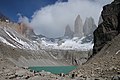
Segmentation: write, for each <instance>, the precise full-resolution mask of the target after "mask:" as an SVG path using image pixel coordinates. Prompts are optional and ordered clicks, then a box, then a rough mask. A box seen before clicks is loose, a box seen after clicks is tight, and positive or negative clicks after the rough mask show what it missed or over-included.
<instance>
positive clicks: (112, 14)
mask: <svg viewBox="0 0 120 80" xmlns="http://www.w3.org/2000/svg"><path fill="white" fill-rule="evenodd" d="M101 16H102V19H103V22H102V23H101V24H99V26H98V28H97V29H96V30H95V31H94V48H93V54H96V53H98V52H99V51H100V50H101V49H102V48H103V47H104V45H105V44H107V43H108V42H109V41H111V40H112V39H113V38H114V37H115V36H117V35H118V34H119V33H120V0H115V1H114V2H112V3H111V4H108V5H106V6H104V7H103V11H102V13H101Z"/></svg>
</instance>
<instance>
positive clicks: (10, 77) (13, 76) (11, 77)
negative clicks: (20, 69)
mask: <svg viewBox="0 0 120 80" xmlns="http://www.w3.org/2000/svg"><path fill="white" fill-rule="evenodd" d="M16 77H17V75H10V76H9V77H8V78H9V79H14V78H16Z"/></svg>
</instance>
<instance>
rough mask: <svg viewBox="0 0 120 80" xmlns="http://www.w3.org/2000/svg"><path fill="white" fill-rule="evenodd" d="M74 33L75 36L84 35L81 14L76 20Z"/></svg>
mask: <svg viewBox="0 0 120 80" xmlns="http://www.w3.org/2000/svg"><path fill="white" fill-rule="evenodd" d="M74 33H75V34H74V37H80V38H81V37H83V23H82V19H81V17H80V15H78V16H77V18H76V20H75V24H74Z"/></svg>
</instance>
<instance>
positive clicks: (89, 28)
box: [83, 17, 97, 36]
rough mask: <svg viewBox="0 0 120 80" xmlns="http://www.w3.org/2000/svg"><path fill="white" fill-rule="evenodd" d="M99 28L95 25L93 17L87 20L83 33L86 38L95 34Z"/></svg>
mask: <svg viewBox="0 0 120 80" xmlns="http://www.w3.org/2000/svg"><path fill="white" fill-rule="evenodd" d="M96 28H97V26H96V25H95V22H94V19H93V18H92V17H89V18H86V20H85V23H84V26H83V32H84V35H85V36H88V35H91V34H93V32H94V30H95V29H96Z"/></svg>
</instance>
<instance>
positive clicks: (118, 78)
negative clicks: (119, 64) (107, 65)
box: [111, 76, 120, 80]
mask: <svg viewBox="0 0 120 80" xmlns="http://www.w3.org/2000/svg"><path fill="white" fill-rule="evenodd" d="M111 80H120V77H119V76H113V77H112V79H111Z"/></svg>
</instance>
